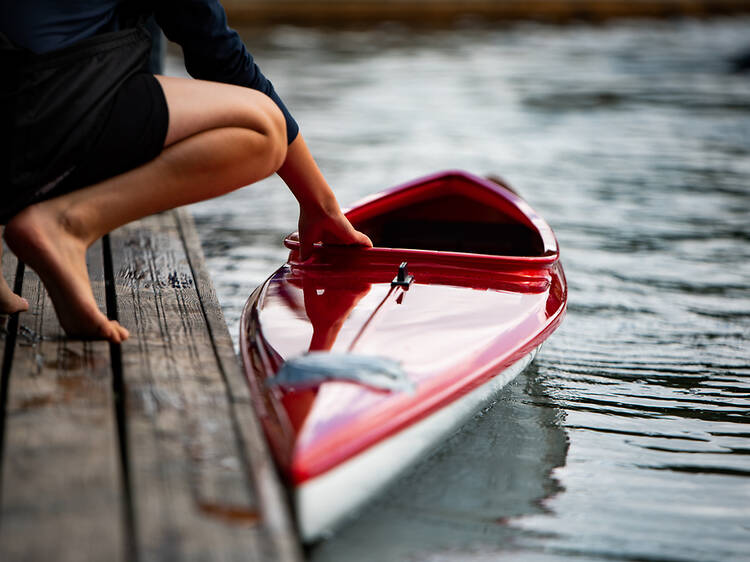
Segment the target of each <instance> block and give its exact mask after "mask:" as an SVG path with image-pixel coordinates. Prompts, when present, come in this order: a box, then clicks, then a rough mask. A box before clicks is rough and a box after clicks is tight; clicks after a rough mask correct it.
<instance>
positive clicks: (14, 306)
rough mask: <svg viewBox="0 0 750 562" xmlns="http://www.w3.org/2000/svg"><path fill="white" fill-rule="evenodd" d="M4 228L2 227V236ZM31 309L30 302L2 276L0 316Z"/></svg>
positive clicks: (0, 250) (1, 251) (0, 255)
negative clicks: (17, 292)
mask: <svg viewBox="0 0 750 562" xmlns="http://www.w3.org/2000/svg"><path fill="white" fill-rule="evenodd" d="M2 231H3V227H1V226H0V235H2ZM2 258H3V245H2V244H0V260H2ZM28 309H29V301H27V300H26V299H25V298H23V297H22V296H20V295H17V294H15V293H14V292H13V290H12V289H11V288H10V287H9V286H8V282H7V281H6V280H5V276H4V275H1V274H0V314H13V313H14V312H22V311H24V310H28Z"/></svg>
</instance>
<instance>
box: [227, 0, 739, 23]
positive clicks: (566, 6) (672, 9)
mask: <svg viewBox="0 0 750 562" xmlns="http://www.w3.org/2000/svg"><path fill="white" fill-rule="evenodd" d="M222 4H223V5H224V7H225V9H226V11H227V15H228V16H229V19H230V21H231V22H232V24H233V25H259V24H274V23H281V24H295V25H352V24H353V25H362V24H365V25H367V24H372V23H376V22H382V21H397V22H405V23H408V24H413V25H446V24H452V23H455V22H456V21H458V20H460V19H461V18H467V17H469V18H476V17H478V18H481V19H483V20H487V21H515V20H535V21H544V22H556V23H564V22H569V21H581V20H585V21H604V20H608V19H612V18H643V17H646V18H666V17H686V16H689V17H707V16H716V15H730V14H742V13H749V12H750V0H322V1H319V0H223V2H222Z"/></svg>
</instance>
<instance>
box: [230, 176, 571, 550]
mask: <svg viewBox="0 0 750 562" xmlns="http://www.w3.org/2000/svg"><path fill="white" fill-rule="evenodd" d="M347 217H348V218H349V220H350V221H351V222H352V224H354V226H355V227H356V228H357V229H358V230H361V231H362V232H364V233H365V234H367V235H368V236H370V238H371V239H372V241H373V244H374V247H373V248H361V247H341V246H318V247H316V249H315V251H314V252H313V255H312V257H311V258H310V259H308V260H307V261H305V262H304V263H301V262H300V261H299V260H298V252H297V251H298V247H299V244H298V241H297V240H296V237H295V236H294V235H291V236H289V237H287V239H286V240H285V245H286V246H287V247H288V248H289V249H290V250H291V252H290V255H289V259H288V261H287V263H285V264H284V265H283V266H282V267H281V268H279V269H278V270H277V271H276V272H275V273H274V274H273V275H272V276H271V277H270V278H269V279H268V280H267V281H266V282H265V283H263V285H262V286H261V287H259V288H258V289H257V290H256V291H255V292H254V293H253V294H252V295H251V297H250V299H249V300H248V302H247V304H246V306H245V309H244V312H243V316H242V320H241V326H240V347H241V354H242V360H243V364H244V368H245V372H246V374H247V378H248V382H249V385H250V388H251V393H252V396H253V400H254V402H255V406H256V410H257V413H258V415H259V417H260V419H261V422H262V425H263V428H264V431H265V433H266V437H267V438H268V442H269V444H270V446H271V449H272V452H273V455H274V457H275V460H276V463H277V465H278V468H279V470H280V471H281V473H282V474H283V476H284V477H285V479H286V481H287V484H288V486H289V490H290V494H291V499H292V502H293V504H294V507H295V511H296V515H297V521H298V526H299V530H300V534H301V535H302V538H303V540H305V541H310V540H314V539H316V538H318V537H320V536H322V535H324V534H325V533H326V532H328V531H330V530H331V529H332V528H333V527H335V525H336V524H337V523H338V522H340V520H341V519H342V518H344V517H345V516H346V515H347V514H349V513H351V512H352V511H353V510H355V509H356V508H357V507H359V506H360V505H362V504H363V503H364V502H365V501H366V500H367V499H368V498H370V497H372V496H373V495H374V494H375V493H376V492H377V491H379V490H380V489H382V488H383V487H384V486H385V485H386V484H388V483H389V482H390V481H391V480H392V479H393V478H394V477H395V476H396V475H398V474H399V473H401V472H403V471H404V469H405V468H407V467H408V466H409V465H411V464H412V463H413V462H414V461H416V460H417V459H419V458H420V457H421V456H423V455H424V454H425V452H427V451H428V450H429V449H431V448H433V447H435V446H436V445H437V444H439V443H440V442H441V441H442V440H443V439H444V438H445V437H446V436H447V435H448V434H450V433H451V432H452V431H454V430H455V429H456V428H457V427H458V426H459V425H460V424H461V423H462V422H464V421H465V420H466V419H467V418H469V417H471V416H472V415H474V414H475V413H476V412H477V411H478V409H479V408H481V407H482V406H483V405H484V404H486V403H487V401H489V400H490V399H491V397H492V396H493V394H494V393H496V392H497V391H498V390H499V389H500V388H501V387H502V386H504V385H505V384H506V383H507V382H508V381H510V380H511V379H513V378H514V377H515V376H516V375H518V374H519V373H520V372H521V371H523V370H524V369H525V368H526V367H527V366H528V364H529V363H530V362H531V360H532V359H533V357H534V354H535V353H536V351H537V350H538V348H539V346H540V345H541V344H542V342H543V341H544V340H545V339H546V338H547V337H548V336H549V335H550V333H552V331H553V330H554V329H555V328H556V327H557V326H558V325H559V324H560V322H561V320H562V317H563V314H564V311H565V306H566V300H567V286H566V282H565V276H564V274H563V270H562V266H561V264H560V261H559V252H558V247H557V241H556V240H555V237H554V235H553V233H552V230H551V229H550V227H549V226H548V225H547V223H546V222H545V221H544V220H543V219H542V218H541V217H540V216H539V215H537V214H536V213H535V212H534V211H533V209H531V207H529V205H528V204H527V203H526V202H524V201H523V200H522V199H521V198H520V197H519V196H518V195H516V194H515V193H514V192H513V191H511V190H510V189H509V188H507V187H506V186H504V185H502V183H501V182H495V181H491V180H486V179H482V178H479V177H476V176H472V175H470V174H467V173H464V172H444V173H441V174H436V175H433V176H429V177H426V178H422V179H419V180H416V181H413V182H410V183H407V184H405V185H402V186H399V187H396V188H394V189H391V190H389V191H386V192H384V193H381V194H378V195H375V196H372V197H370V198H368V199H366V200H364V201H362V202H361V203H360V204H358V205H356V206H355V207H353V208H352V209H351V210H350V211H349V212H348V213H347Z"/></svg>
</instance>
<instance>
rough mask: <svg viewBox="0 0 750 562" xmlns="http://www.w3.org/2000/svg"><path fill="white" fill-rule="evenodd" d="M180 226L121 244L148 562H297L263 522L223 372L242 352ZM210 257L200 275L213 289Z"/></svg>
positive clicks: (128, 233)
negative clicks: (204, 296) (234, 349)
mask: <svg viewBox="0 0 750 562" xmlns="http://www.w3.org/2000/svg"><path fill="white" fill-rule="evenodd" d="M176 217H177V215H176V214H175V213H165V214H161V215H156V216H153V217H150V218H148V219H144V220H143V221H140V222H139V223H138V224H137V225H130V226H127V227H124V228H122V229H119V230H117V231H115V232H114V233H112V234H111V235H110V242H111V248H112V262H113V267H114V274H115V284H116V289H117V297H118V308H119V319H120V321H121V322H122V323H123V324H124V325H125V326H126V327H127V328H128V329H129V330H130V331H131V339H130V340H128V341H126V342H125V343H124V344H123V345H122V377H123V385H124V390H125V394H124V400H125V417H126V428H125V429H126V434H127V457H128V459H127V460H128V465H129V475H130V484H131V497H132V505H133V515H134V522H135V545H136V552H137V554H138V556H139V558H140V559H141V560H165V559H170V560H172V559H173V560H281V559H288V560H291V559H294V558H293V554H292V555H284V554H283V553H280V552H279V545H278V544H277V543H276V540H274V539H273V537H271V536H269V532H268V530H267V528H266V522H264V523H263V524H261V523H260V521H261V519H263V518H268V516H267V515H266V513H262V512H261V511H260V509H261V504H260V503H259V501H258V498H257V497H256V494H255V491H254V487H253V484H252V479H251V477H250V475H251V474H252V467H251V466H249V463H248V459H247V451H246V450H245V448H246V445H245V443H244V440H243V439H240V438H239V437H238V431H243V428H242V427H241V426H242V424H244V423H245V421H246V420H244V419H239V418H238V417H237V415H236V408H235V405H234V403H233V402H232V401H231V397H232V394H231V393H230V392H229V390H228V388H227V382H226V380H225V375H224V374H223V369H224V368H225V367H226V365H229V364H231V360H230V359H229V356H228V354H229V353H230V351H231V343H227V342H228V341H229V340H228V334H225V333H224V334H221V333H217V332H220V330H219V328H218V327H217V325H216V324H217V322H219V319H220V318H221V316H220V312H219V311H218V305H217V303H216V302H215V298H214V300H213V301H212V302H210V303H208V302H207V303H203V302H202V301H201V295H200V294H199V285H198V283H197V282H196V278H195V277H194V275H193V269H192V268H191V262H190V260H189V259H188V256H187V255H186V251H185V246H184V243H183V240H182V237H181V232H180V228H179V227H178V223H177V219H176ZM184 230H185V229H184V228H183V232H184ZM193 250H195V248H193V249H191V251H193ZM199 256H200V255H198V257H196V258H195V259H194V262H193V263H192V266H193V268H196V269H197V270H199V271H200V272H199V273H198V274H197V277H198V279H199V280H200V289H201V290H202V291H205V292H207V290H206V279H207V278H206V277H205V275H206V274H205V272H204V271H203V270H202V268H203V265H202V258H200V257H199ZM207 310H208V311H209V312H208V313H207ZM207 314H208V316H209V317H210V318H211V319H210V320H207ZM224 332H226V327H224ZM217 336H219V338H218V339H219V341H218V343H215V341H214V340H216V339H217ZM223 340H226V341H223ZM227 346H229V347H227ZM235 361H236V360H235ZM235 366H236V364H235ZM266 462H267V461H266ZM274 524H275V523H274ZM270 528H271V529H275V528H276V527H273V526H271V527H270ZM289 539H290V537H287V540H289ZM288 550H289V549H288ZM292 552H294V550H292Z"/></svg>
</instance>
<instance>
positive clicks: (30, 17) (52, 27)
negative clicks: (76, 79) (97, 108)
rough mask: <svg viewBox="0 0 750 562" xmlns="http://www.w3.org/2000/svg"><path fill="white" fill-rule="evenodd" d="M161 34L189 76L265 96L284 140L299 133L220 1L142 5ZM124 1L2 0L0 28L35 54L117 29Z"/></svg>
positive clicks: (161, 0)
mask: <svg viewBox="0 0 750 562" xmlns="http://www.w3.org/2000/svg"><path fill="white" fill-rule="evenodd" d="M143 4H144V6H148V7H147V8H145V7H144V10H145V11H146V15H147V14H148V10H151V11H152V12H153V14H154V16H155V17H156V21H157V23H158V24H159V26H160V27H161V28H162V29H163V30H164V34H165V35H166V36H167V37H168V38H169V39H170V40H171V41H174V42H175V43H178V44H179V45H180V46H181V47H182V50H183V53H184V56H185V67H186V68H187V71H188V72H189V73H190V75H191V76H193V77H194V78H199V79H201V80H211V81H213V82H223V83H226V84H235V85H238V86H245V87H248V88H252V89H254V90H258V91H260V92H263V93H264V94H266V95H268V96H269V97H270V98H271V99H273V101H274V102H275V103H276V105H278V106H279V108H280V109H281V111H282V112H283V113H284V117H285V119H286V128H287V139H288V141H289V142H290V143H291V142H292V141H293V140H294V139H295V138H296V137H297V134H298V132H299V127H298V125H297V122H296V121H295V120H294V118H293V117H292V115H291V113H290V112H289V110H288V109H287V108H286V106H285V105H284V102H283V101H281V98H280V97H279V96H278V94H277V93H276V91H275V90H274V87H273V84H271V82H270V81H269V80H268V79H267V78H266V77H265V76H263V73H262V72H261V71H260V68H258V65H256V64H255V61H254V60H253V57H252V55H250V53H249V52H248V50H247V49H246V48H245V44H244V43H243V42H242V39H241V38H240V36H239V35H238V34H237V32H236V31H234V30H233V29H231V28H230V27H229V26H228V25H227V18H226V14H225V13H224V8H223V7H222V6H221V4H220V3H219V0H155V1H153V2H148V3H143ZM132 6H133V3H132V2H124V1H123V0H67V1H65V2H60V1H59V0H23V1H22V2H17V1H15V0H13V1H11V0H3V1H2V2H0V31H2V32H3V33H5V35H7V36H8V38H9V39H10V40H11V41H13V42H14V43H15V44H17V45H19V46H21V47H24V48H26V49H29V50H31V51H33V52H35V53H44V52H48V51H53V50H56V49H61V48H64V47H67V46H69V45H72V44H73V43H76V42H77V41H80V40H82V39H85V38H87V37H91V36H93V35H96V34H98V33H106V32H108V31H116V30H118V29H120V28H121V26H122V22H121V19H120V18H121V15H122V13H123V8H127V9H132Z"/></svg>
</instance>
